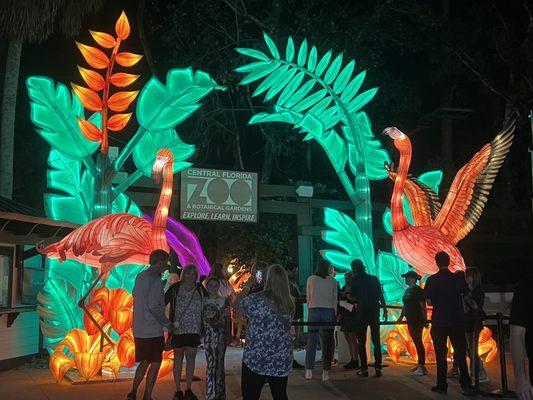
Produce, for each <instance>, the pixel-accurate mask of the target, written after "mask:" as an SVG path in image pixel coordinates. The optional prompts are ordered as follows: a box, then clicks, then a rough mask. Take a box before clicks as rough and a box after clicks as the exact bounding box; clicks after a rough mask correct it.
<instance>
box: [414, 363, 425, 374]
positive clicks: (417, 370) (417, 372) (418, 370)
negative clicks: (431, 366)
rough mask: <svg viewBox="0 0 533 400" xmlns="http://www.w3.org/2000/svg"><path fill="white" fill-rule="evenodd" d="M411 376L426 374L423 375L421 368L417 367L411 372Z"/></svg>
mask: <svg viewBox="0 0 533 400" xmlns="http://www.w3.org/2000/svg"><path fill="white" fill-rule="evenodd" d="M411 375H414V376H423V375H426V374H425V373H424V370H423V369H422V367H421V366H420V365H417V366H416V368H415V369H414V370H413V371H411Z"/></svg>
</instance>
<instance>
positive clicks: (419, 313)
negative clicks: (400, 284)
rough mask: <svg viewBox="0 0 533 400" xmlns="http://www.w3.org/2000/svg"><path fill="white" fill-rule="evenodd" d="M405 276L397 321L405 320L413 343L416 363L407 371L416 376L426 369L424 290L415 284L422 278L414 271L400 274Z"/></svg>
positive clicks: (425, 372)
mask: <svg viewBox="0 0 533 400" xmlns="http://www.w3.org/2000/svg"><path fill="white" fill-rule="evenodd" d="M402 277H403V278H405V284H406V285H407V289H405V293H404V294H403V298H402V301H403V308H402V312H401V314H400V316H399V317H398V321H401V320H403V318H404V317H405V319H406V320H407V328H408V329H409V333H410V334H411V338H412V339H413V343H414V344H415V348H416V354H417V359H418V363H417V365H416V366H415V367H414V368H412V369H411V370H410V371H409V372H411V373H412V374H413V375H416V376H422V375H427V373H428V370H427V369H426V350H425V348H424V342H423V341H422V332H423V331H424V326H427V314H426V296H425V294H424V290H423V289H422V288H421V287H420V286H418V285H417V282H418V281H419V280H420V279H422V277H421V276H420V275H418V274H417V273H416V272H415V271H413V270H410V271H408V272H406V273H405V274H402Z"/></svg>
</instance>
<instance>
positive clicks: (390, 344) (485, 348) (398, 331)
mask: <svg viewBox="0 0 533 400" xmlns="http://www.w3.org/2000/svg"><path fill="white" fill-rule="evenodd" d="M422 342H423V343H424V348H425V349H426V360H428V361H429V362H435V350H434V348H433V342H432V340H431V334H430V330H429V329H428V328H424V332H423V334H422ZM386 343H387V352H388V354H389V357H390V358H391V360H392V362H394V363H397V362H398V360H399V359H400V357H401V356H402V355H403V354H407V356H408V357H409V358H410V359H411V360H416V359H417V353H416V347H415V344H414V342H413V339H412V338H411V335H410V334H409V330H408V329H407V327H406V326H405V325H399V326H397V327H396V328H394V329H393V330H392V331H390V332H389V334H388V335H387V338H386ZM449 351H450V353H453V348H452V347H451V346H449ZM478 354H479V356H480V357H481V358H482V359H483V361H484V362H485V363H489V362H491V361H492V360H494V359H495V358H496V356H497V355H498V345H497V343H496V341H495V340H494V339H493V337H492V331H491V330H490V329H489V328H487V327H484V328H483V330H482V331H481V333H480V334H479V343H478Z"/></svg>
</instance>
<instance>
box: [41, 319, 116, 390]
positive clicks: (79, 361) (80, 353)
mask: <svg viewBox="0 0 533 400" xmlns="http://www.w3.org/2000/svg"><path fill="white" fill-rule="evenodd" d="M64 350H68V351H69V354H66V353H64ZM111 350H112V349H111V347H110V346H105V347H104V349H103V351H100V335H99V334H96V335H89V334H88V333H87V331H85V330H83V329H73V330H71V331H70V332H69V333H68V334H67V336H65V339H63V340H62V341H61V343H60V344H59V346H57V348H56V349H55V351H54V353H53V354H52V355H51V356H50V362H49V365H50V371H51V372H52V375H53V376H54V378H56V380H57V381H58V382H60V381H61V380H62V379H63V378H64V377H65V374H66V373H67V372H68V371H69V370H70V369H71V368H76V369H77V370H78V372H79V374H80V375H81V376H83V377H84V378H85V379H86V380H89V379H91V378H92V377H93V376H95V375H96V374H97V373H98V372H99V371H100V370H101V369H102V367H103V366H104V365H105V361H106V358H107V356H108V354H110V351H111Z"/></svg>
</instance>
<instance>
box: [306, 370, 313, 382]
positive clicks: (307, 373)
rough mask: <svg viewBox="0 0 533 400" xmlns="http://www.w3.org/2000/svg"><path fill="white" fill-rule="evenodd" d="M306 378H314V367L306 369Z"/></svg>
mask: <svg viewBox="0 0 533 400" xmlns="http://www.w3.org/2000/svg"><path fill="white" fill-rule="evenodd" d="M305 379H307V380H309V379H313V370H312V369H306V370H305Z"/></svg>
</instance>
